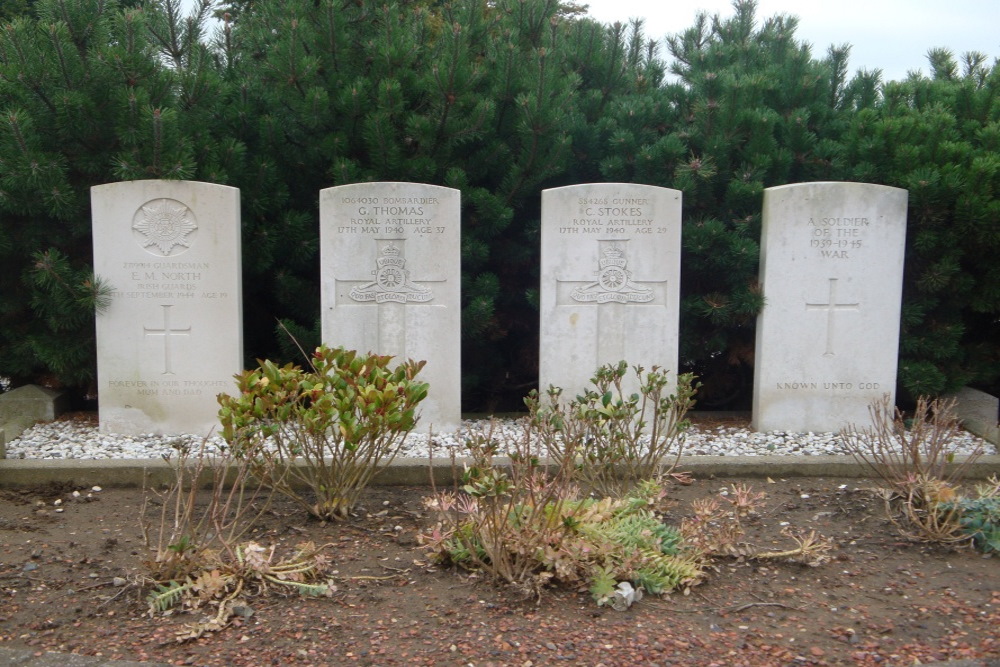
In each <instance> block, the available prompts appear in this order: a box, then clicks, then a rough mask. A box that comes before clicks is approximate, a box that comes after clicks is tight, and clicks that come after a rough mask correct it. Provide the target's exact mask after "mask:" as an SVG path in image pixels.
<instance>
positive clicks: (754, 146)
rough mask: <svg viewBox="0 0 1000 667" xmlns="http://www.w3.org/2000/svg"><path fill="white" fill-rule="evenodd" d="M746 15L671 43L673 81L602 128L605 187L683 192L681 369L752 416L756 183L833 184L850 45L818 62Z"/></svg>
mask: <svg viewBox="0 0 1000 667" xmlns="http://www.w3.org/2000/svg"><path fill="white" fill-rule="evenodd" d="M755 12H756V3H754V2H751V1H749V0H741V1H738V2H735V3H734V13H733V15H732V16H731V17H728V18H724V17H722V16H720V15H716V16H714V17H709V16H708V15H706V14H701V15H699V16H698V17H697V18H696V20H695V23H694V25H693V26H692V27H691V28H689V29H688V30H686V31H683V32H682V33H680V34H677V35H674V36H671V37H669V38H668V39H667V48H668V51H669V55H670V57H671V60H670V71H671V74H673V76H674V77H675V79H674V80H673V81H666V82H665V83H664V84H663V85H654V86H651V87H649V88H648V89H645V90H638V89H637V90H636V91H635V94H631V95H624V96H619V97H618V98H617V99H616V100H615V102H614V103H612V104H611V105H610V106H609V107H608V108H607V109H606V110H605V111H604V112H603V116H604V117H603V119H602V120H601V121H600V122H599V123H598V127H599V128H600V129H601V132H602V136H604V137H607V142H608V143H607V147H608V150H607V153H606V155H605V156H603V157H602V159H601V162H600V166H601V176H602V177H603V180H608V181H622V180H624V181H634V182H640V183H647V184H650V185H659V186H663V187H670V188H676V189H678V190H681V191H682V192H683V193H684V197H683V224H684V227H683V259H682V275H681V290H682V293H681V299H682V303H681V363H682V365H683V366H684V367H686V368H687V369H689V370H693V371H695V372H696V373H698V375H699V376H700V377H701V378H702V382H703V389H702V392H701V399H700V400H701V403H702V405H706V406H709V407H712V406H721V405H730V406H732V405H737V406H745V407H749V399H750V393H749V388H750V380H751V377H752V365H753V348H754V330H755V329H754V323H755V317H756V314H757V313H758V311H759V310H760V308H761V307H762V305H763V297H762V295H761V293H760V289H759V287H758V285H757V264H758V257H759V246H758V240H759V235H760V208H761V203H762V196H763V190H764V188H767V187H771V186H775V185H783V184H786V183H791V182H797V181H805V180H817V179H825V178H829V177H830V174H831V173H832V172H831V170H832V168H833V166H832V165H833V163H834V162H835V160H836V157H837V151H838V144H837V141H836V137H837V128H838V127H839V126H838V122H839V121H838V117H839V116H838V108H839V106H840V105H841V104H842V101H841V99H840V98H841V97H842V87H843V85H844V84H843V81H844V75H845V59H846V55H847V50H846V47H839V48H835V49H831V51H830V53H829V55H828V57H827V58H826V59H825V60H815V59H814V58H813V57H812V55H811V53H810V50H809V47H808V46H807V45H805V44H802V43H800V42H798V41H796V39H795V28H796V20H795V19H793V18H789V17H786V16H776V17H772V18H769V19H766V20H765V21H763V23H762V24H761V25H759V26H758V22H757V17H756V13H755ZM634 50H635V49H634V48H633V49H631V51H634ZM654 80H656V77H654ZM733 401H736V403H733Z"/></svg>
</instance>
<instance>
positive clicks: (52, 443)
mask: <svg viewBox="0 0 1000 667" xmlns="http://www.w3.org/2000/svg"><path fill="white" fill-rule="evenodd" d="M496 424H497V425H496V427H495V431H494V435H496V434H497V429H499V432H500V433H502V434H504V435H509V436H516V435H517V434H518V433H519V432H520V429H519V427H518V422H517V421H514V420H498V421H497V423H496ZM489 425H490V422H489V421H487V420H470V421H466V422H464V423H463V425H462V428H461V429H460V430H459V431H458V432H456V433H453V434H435V435H434V438H433V444H434V446H435V451H439V450H438V449H437V448H438V447H441V448H445V450H444V451H447V449H450V448H457V447H460V446H461V443H462V442H463V441H464V437H465V436H467V435H468V434H470V433H475V432H483V431H485V430H487V429H488V428H489ZM429 441H430V439H429V438H428V436H426V435H410V436H409V437H408V438H407V440H406V443H405V444H404V446H403V449H402V451H401V452H400V456H403V457H417V458H427V455H428V445H429ZM200 442H201V437H200V436H193V435H179V436H163V435H139V436H122V435H108V434H101V433H99V432H98V430H97V427H96V426H95V425H94V424H93V423H90V422H85V421H56V422H52V423H48V424H38V425H36V426H33V427H32V428H30V429H28V430H27V431H25V432H24V433H23V434H21V437H19V438H17V439H15V440H13V441H11V442H10V443H8V445H7V457H8V458H12V459H144V458H159V457H161V456H164V455H169V454H171V453H172V452H173V451H174V448H175V447H177V446H184V445H187V446H190V447H192V448H194V449H197V446H198V445H199V444H200ZM209 444H210V451H211V449H212V448H217V447H218V446H220V445H222V444H223V440H222V438H220V437H218V436H213V437H212V438H210V439H209ZM979 445H983V453H984V454H997V453H998V452H997V448H996V446H994V445H992V444H990V443H986V442H984V441H983V440H981V439H980V438H977V437H975V436H973V435H971V434H969V433H966V432H962V433H961V434H960V435H959V436H958V437H956V438H955V439H954V440H953V442H952V449H953V451H954V453H956V454H969V453H972V452H973V451H974V450H975V448H976V447H977V446H979ZM684 453H685V454H686V455H698V456H776V455H778V456H780V455H786V456H819V455H828V454H850V451H849V450H848V449H847V448H846V446H845V445H844V443H843V440H842V439H841V437H840V436H839V435H838V434H836V433H785V432H781V431H775V432H770V433H757V432H755V431H751V430H749V429H747V428H742V427H738V426H729V425H722V426H707V427H699V426H695V427H693V428H692V429H691V430H690V431H688V433H687V439H686V442H685V446H684Z"/></svg>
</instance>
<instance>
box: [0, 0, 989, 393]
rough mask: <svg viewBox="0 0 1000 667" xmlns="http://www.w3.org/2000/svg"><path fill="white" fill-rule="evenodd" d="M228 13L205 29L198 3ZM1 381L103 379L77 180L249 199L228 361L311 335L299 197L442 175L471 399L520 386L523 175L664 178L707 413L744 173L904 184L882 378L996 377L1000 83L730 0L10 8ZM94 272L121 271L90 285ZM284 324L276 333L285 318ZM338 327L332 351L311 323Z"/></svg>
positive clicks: (739, 330)
mask: <svg viewBox="0 0 1000 667" xmlns="http://www.w3.org/2000/svg"><path fill="white" fill-rule="evenodd" d="M213 12H214V15H215V16H217V17H219V18H221V19H222V23H221V28H218V29H216V30H215V31H214V34H213V35H209V34H208V33H209V22H208V19H209V18H210V16H212V15H213ZM0 21H2V22H3V24H4V25H3V26H2V29H0V318H2V322H3V325H2V326H0V359H2V360H3V361H2V362H0V376H2V377H8V378H10V379H11V380H12V381H13V386H17V385H19V384H23V383H25V382H30V381H35V382H38V381H41V382H43V383H46V384H63V385H67V386H72V387H77V388H79V389H80V390H82V391H87V390H88V389H89V390H90V391H91V392H92V390H93V388H92V387H88V385H89V383H90V382H91V381H92V379H93V369H94V361H95V360H94V346H93V322H92V315H93V312H94V309H95V308H96V307H97V306H99V304H100V303H101V302H102V299H103V297H105V296H106V294H107V289H108V288H109V286H104V285H102V284H101V283H100V281H99V280H98V279H95V278H94V277H93V276H92V275H91V247H90V245H91V238H90V212H89V192H88V189H89V188H90V187H91V186H93V185H97V184H101V183H107V182H112V181H117V180H129V179H145V178H187V179H196V180H203V181H208V182H214V183H221V184H226V185H231V186H235V187H239V188H240V190H241V193H242V212H243V240H244V248H243V257H244V278H245V281H244V282H245V299H244V312H245V323H244V324H245V326H244V330H245V344H246V352H247V358H248V360H249V359H253V358H271V359H283V360H291V359H294V358H295V357H297V356H298V352H297V349H296V348H295V346H294V345H292V344H290V343H289V341H288V337H287V334H286V333H285V329H287V330H289V331H291V332H294V334H295V336H296V337H297V338H298V339H299V341H300V343H301V344H302V346H303V347H305V348H306V349H310V348H312V347H314V346H315V345H317V344H319V342H320V341H319V325H318V322H319V256H318V255H319V249H318V192H319V190H321V189H323V188H327V187H331V186H335V185H343V184H348V183H356V182H362V181H394V180H398V181H420V182H427V183H432V184H438V185H445V186H448V187H454V188H458V189H460V190H461V192H462V225H463V230H462V231H463V241H462V244H463V245H462V285H463V289H462V293H463V297H462V298H463V317H462V326H463V350H462V353H463V361H464V363H463V373H464V377H463V383H464V387H463V395H464V397H465V406H464V407H465V409H467V410H472V409H477V410H490V409H503V408H507V409H510V408H512V407H513V406H516V405H518V404H519V401H520V397H521V396H523V394H524V393H525V392H526V391H527V389H529V388H531V387H532V386H534V384H535V382H536V381H537V331H538V323H537V319H538V310H537V299H538V291H537V284H538V263H539V248H538V228H539V217H540V191H541V190H542V189H545V188H549V187H558V186H562V185H570V184H575V183H584V182H601V181H608V182H616V181H621V182H638V183H646V184H651V185H660V186H665V187H671V188H677V189H680V190H683V192H684V212H683V213H684V230H683V243H684V247H683V261H682V267H683V268H682V270H683V274H682V299H683V301H682V310H681V312H682V315H681V317H682V319H681V360H682V364H683V365H684V367H685V370H693V371H695V372H697V373H698V374H699V376H700V377H701V378H702V381H703V387H702V390H701V394H700V402H701V404H702V405H703V406H705V407H713V406H723V405H726V406H732V407H742V406H748V405H749V387H750V377H751V375H752V364H753V358H752V351H753V335H754V318H755V315H756V313H757V312H758V311H759V309H760V308H761V306H762V304H763V301H764V299H765V298H766V295H763V294H761V290H760V287H759V286H758V284H757V281H756V275H757V260H758V253H759V248H758V241H759V233H760V207H761V197H762V192H763V190H764V188H767V187H771V186H775V185H782V184H786V183H794V182H801V181H811V180H856V181H866V182H873V183H883V184H886V185H893V186H897V187H902V188H906V189H908V190H909V191H910V212H909V231H908V239H907V246H908V247H907V268H906V278H905V288H904V321H903V334H902V335H903V338H902V344H901V363H900V379H901V386H902V387H903V388H904V389H905V390H906V391H908V392H910V393H911V394H912V395H916V394H919V393H930V394H936V393H939V392H944V391H948V390H950V389H953V388H955V387H957V386H959V385H961V384H964V383H970V382H971V383H977V384H979V385H981V386H986V387H990V385H995V383H996V382H997V379H998V378H1000V353H998V345H997V342H996V341H997V340H1000V331H998V328H1000V324H998V321H1000V273H998V271H1000V269H998V264H997V262H996V261H995V259H994V258H995V257H996V255H997V250H998V245H1000V225H998V224H997V220H998V217H1000V210H998V207H1000V204H998V199H997V188H998V186H1000V157H998V156H1000V102H998V98H997V91H998V86H1000V71H998V69H1000V68H998V67H997V65H996V64H995V63H994V64H993V65H990V64H989V63H987V62H986V58H985V57H984V56H982V55H981V54H976V53H972V54H967V55H966V56H963V58H962V59H961V60H959V61H956V59H955V58H954V57H953V56H952V55H951V54H949V53H948V52H946V51H943V50H932V51H931V52H930V53H929V55H928V60H929V63H930V65H931V71H932V74H931V76H930V77H922V76H918V75H911V76H910V77H909V78H908V79H906V80H904V81H899V82H889V83H883V82H882V81H881V73H880V72H879V71H877V70H876V71H873V72H868V71H860V72H858V73H857V74H855V75H854V76H852V77H849V76H848V56H849V47H848V46H847V45H840V46H834V47H831V48H830V49H829V51H828V52H827V53H826V54H825V55H824V56H823V57H822V58H816V57H814V56H813V54H812V53H811V51H810V48H809V47H808V46H807V45H805V44H804V43H802V42H800V41H798V40H797V39H796V37H795V30H796V20H795V19H794V18H790V17H787V16H775V17H771V18H768V19H764V20H761V19H760V18H759V17H758V16H757V14H756V4H755V3H754V2H752V1H751V0H737V1H736V2H735V3H734V6H733V11H732V13H731V15H730V16H708V15H701V16H699V17H698V18H697V19H696V20H695V22H694V25H692V26H691V27H690V28H689V29H687V30H685V31H682V32H681V33H678V34H677V35H674V36H672V37H670V38H668V40H667V42H666V44H665V47H666V48H665V49H664V50H663V51H662V52H661V50H660V46H661V45H660V44H658V43H656V42H654V41H651V40H648V39H647V38H646V36H645V35H644V32H643V26H642V23H641V22H633V23H631V24H627V25H623V24H614V25H611V26H604V25H601V24H599V23H596V22H594V21H592V20H590V19H588V18H586V17H585V16H583V15H582V14H581V13H580V7H579V5H577V4H575V3H568V2H559V1H558V0H497V1H495V2H487V1H485V0H461V1H458V2H454V3H438V2H430V1H428V0H416V1H408V2H402V1H400V0H389V1H388V2H386V1H385V0H382V1H380V2H374V0H357V1H356V2H350V3H342V2H339V1H334V0H287V1H284V2H280V3H275V2H253V0H237V1H233V2H230V3H228V4H223V5H222V6H217V5H215V4H213V3H212V2H210V1H209V0H199V2H197V3H196V6H195V9H194V10H193V11H192V13H191V14H190V15H182V13H181V12H180V11H179V2H178V1H177V0H146V1H145V2H136V1H135V0H124V1H122V2H115V0H100V1H98V0H72V1H71V0H24V1H22V2H18V3H12V4H10V5H9V7H8V6H7V5H4V13H3V14H0ZM110 287H113V286H110ZM279 322H280V323H281V325H279ZM327 342H329V343H331V344H336V341H327Z"/></svg>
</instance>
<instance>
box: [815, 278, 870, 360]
mask: <svg viewBox="0 0 1000 667" xmlns="http://www.w3.org/2000/svg"><path fill="white" fill-rule="evenodd" d="M806 310H825V311H826V352H824V353H823V356H824V357H832V356H834V354H833V342H834V324H835V317H836V314H837V311H838V310H854V311H858V310H861V304H860V303H837V279H836V278H830V292H829V297H828V298H827V302H826V303H809V302H806Z"/></svg>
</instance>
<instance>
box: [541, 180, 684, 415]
mask: <svg viewBox="0 0 1000 667" xmlns="http://www.w3.org/2000/svg"><path fill="white" fill-rule="evenodd" d="M680 239H681V193H680V191H678V190H668V189H666V188H659V187H654V186H650V185H636V184H632V183H595V184H586V185H572V186H569V187H564V188H555V189H552V190H545V191H543V192H542V267H541V286H540V287H541V294H540V297H541V304H540V305H541V338H540V346H539V376H540V377H539V387H540V389H541V390H542V391H543V392H544V391H545V390H546V389H547V388H548V387H549V385H555V386H557V387H562V388H563V390H564V394H563V395H564V396H567V397H573V396H576V395H577V394H579V393H580V392H581V391H582V390H583V389H584V388H585V387H586V386H587V385H588V384H589V382H590V378H591V377H592V376H593V374H594V371H596V370H597V368H598V367H600V366H601V365H603V364H608V363H617V362H619V361H621V360H623V359H624V360H625V361H627V362H628V363H629V364H630V365H641V366H643V367H644V368H645V369H646V370H649V369H650V368H651V367H652V366H654V365H656V366H659V367H660V368H661V369H664V370H667V371H669V372H670V373H671V376H672V377H676V376H675V375H674V374H675V373H676V371H677V338H678V334H677V326H678V313H679V307H678V306H679V304H678V295H679V285H680ZM630 373H631V371H630ZM634 389H635V387H630V390H634Z"/></svg>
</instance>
